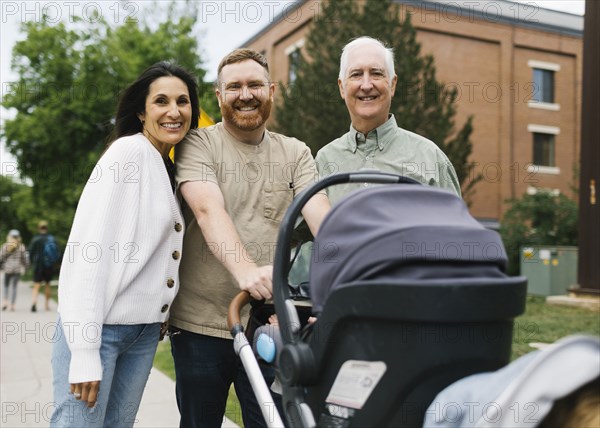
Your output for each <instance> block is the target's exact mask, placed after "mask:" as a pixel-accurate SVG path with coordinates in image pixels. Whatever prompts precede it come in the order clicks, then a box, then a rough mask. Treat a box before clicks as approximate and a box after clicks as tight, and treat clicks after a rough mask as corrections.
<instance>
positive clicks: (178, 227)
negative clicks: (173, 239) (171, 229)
mask: <svg viewBox="0 0 600 428" xmlns="http://www.w3.org/2000/svg"><path fill="white" fill-rule="evenodd" d="M181 229H183V227H182V226H181V223H175V232H181Z"/></svg>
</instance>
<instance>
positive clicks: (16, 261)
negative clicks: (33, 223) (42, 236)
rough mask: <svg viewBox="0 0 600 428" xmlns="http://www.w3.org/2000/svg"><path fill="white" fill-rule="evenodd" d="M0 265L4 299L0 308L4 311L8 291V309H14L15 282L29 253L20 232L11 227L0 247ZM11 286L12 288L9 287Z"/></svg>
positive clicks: (26, 265)
mask: <svg viewBox="0 0 600 428" xmlns="http://www.w3.org/2000/svg"><path fill="white" fill-rule="evenodd" d="M0 266H2V270H3V271H4V301H3V303H2V310H3V311H5V310H6V309H7V308H8V305H9V298H8V295H9V292H10V310H11V311H14V310H15V302H16V300H17V284H18V283H19V279H20V278H21V275H23V274H24V273H25V270H26V269H27V267H28V266H29V253H28V252H27V248H25V245H23V242H22V240H21V234H20V233H19V231H18V230H16V229H13V230H11V231H10V232H8V236H7V237H6V242H5V243H4V244H2V248H0ZM11 286H12V288H11Z"/></svg>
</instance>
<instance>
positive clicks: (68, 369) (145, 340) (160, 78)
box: [51, 62, 200, 427]
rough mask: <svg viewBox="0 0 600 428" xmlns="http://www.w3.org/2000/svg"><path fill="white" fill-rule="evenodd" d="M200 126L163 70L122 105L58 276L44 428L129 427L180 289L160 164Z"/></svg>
mask: <svg viewBox="0 0 600 428" xmlns="http://www.w3.org/2000/svg"><path fill="white" fill-rule="evenodd" d="M199 114H200V107H199V100H198V90H197V85H196V82H195V80H194V78H193V77H192V75H191V74H190V73H188V72H187V71H185V70H184V69H182V68H181V67H178V66H175V65H171V64H169V63H165V62H161V63H157V64H154V65H153V66H151V67H149V68H148V69H146V70H145V71H144V72H143V73H142V74H141V75H140V76H139V78H138V79H137V80H136V81H135V82H134V83H132V84H131V85H130V86H129V87H128V88H127V89H125V91H124V92H123V93H122V95H121V98H120V101H119V105H118V108H117V115H116V123H115V129H114V132H113V135H112V137H111V142H110V144H109V146H108V148H107V149H106V151H105V152H104V154H103V155H102V156H101V158H100V160H99V161H98V163H97V165H96V167H95V169H94V172H93V173H92V175H91V176H90V178H89V180H88V182H87V184H86V186H85V188H84V190H83V193H82V194H81V199H80V200H79V205H78V206H77V211H76V213H75V218H74V220H73V225H72V228H71V234H70V236H69V242H68V243H67V248H66V249H65V254H64V257H63V262H62V265H61V271H60V277H59V288H58V290H59V292H58V298H59V307H58V313H59V322H58V326H57V333H56V338H55V339H56V340H55V343H54V349H53V355H52V366H53V372H54V382H53V388H54V404H55V405H56V408H55V411H54V414H53V415H52V419H51V426H57V427H58V426H60V427H66V426H70V427H91V426H94V427H96V426H98V427H100V426H119V427H131V426H133V423H134V420H135V417H136V414H137V410H138V407H139V404H140V401H141V398H142V393H143V390H144V387H145V385H146V381H147V380H148V376H149V374H150V369H151V367H152V361H153V358H154V354H155V352H156V346H157V344H158V340H159V336H160V328H161V324H162V323H163V322H164V321H165V320H166V319H167V317H168V314H169V309H170V306H171V302H172V301H173V299H174V298H175V294H176V293H177V290H178V288H179V276H178V269H179V261H180V259H181V249H182V242H183V224H184V221H183V218H182V215H181V210H180V207H179V203H178V201H177V198H176V197H175V195H174V192H175V181H174V175H173V164H172V162H171V160H170V158H169V152H170V150H171V148H173V147H174V146H175V145H176V144H177V143H179V142H180V141H181V140H182V139H183V137H184V136H185V135H186V133H187V132H188V131H189V129H190V128H196V127H197V123H198V117H199Z"/></svg>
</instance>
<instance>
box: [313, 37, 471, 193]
mask: <svg viewBox="0 0 600 428" xmlns="http://www.w3.org/2000/svg"><path fill="white" fill-rule="evenodd" d="M397 81H398V76H396V73H395V71H394V52H393V50H392V49H390V48H386V47H385V46H384V44H383V43H382V42H380V41H379V40H376V39H373V38H371V37H359V38H357V39H355V40H353V41H351V42H350V43H348V44H347V45H346V46H345V47H344V49H343V50H342V56H341V59H340V74H339V78H338V86H339V89H340V95H341V96H342V98H343V99H344V101H345V102H346V107H347V108H348V112H349V113H350V119H351V120H352V124H351V125H350V130H349V131H348V132H347V133H346V134H344V135H342V136H341V137H340V138H338V139H336V140H334V141H332V142H331V143H329V144H327V145H326V146H325V147H323V148H322V149H321V150H319V152H318V153H317V157H316V161H317V168H318V170H319V174H320V175H321V176H327V175H330V174H333V173H336V172H351V171H358V170H368V169H370V170H379V171H383V172H391V173H396V174H401V175H404V176H407V177H410V178H413V179H415V180H417V181H419V182H421V183H423V184H428V185H431V186H436V187H440V188H444V189H447V190H449V191H452V192H454V193H456V194H457V195H459V196H460V194H461V192H460V183H459V181H458V178H457V177H456V172H455V170H454V167H453V166H452V163H451V162H450V160H448V158H447V157H446V155H445V154H444V153H443V152H442V151H441V150H440V149H439V147H438V146H437V145H436V144H435V143H433V142H432V141H430V140H428V139H426V138H424V137H422V136H420V135H417V134H415V133H413V132H410V131H407V130H404V129H402V128H400V127H399V126H398V125H397V123H396V119H395V118H394V115H393V114H390V107H391V104H392V97H393V96H394V92H395V90H396V83H397ZM357 186H360V185H357V184H345V185H339V186H333V187H330V188H329V189H327V192H328V196H329V199H330V201H331V203H332V204H335V203H337V202H338V201H339V200H340V199H341V198H342V197H344V196H345V195H346V194H347V193H348V192H350V191H352V190H355V189H356V188H357Z"/></svg>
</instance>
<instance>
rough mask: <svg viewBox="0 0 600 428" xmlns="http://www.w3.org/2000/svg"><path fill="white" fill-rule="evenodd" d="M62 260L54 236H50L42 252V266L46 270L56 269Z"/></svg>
mask: <svg viewBox="0 0 600 428" xmlns="http://www.w3.org/2000/svg"><path fill="white" fill-rule="evenodd" d="M59 259H60V252H59V251H58V245H57V244H56V240H55V239H54V236H52V235H48V236H47V237H46V241H45V242H44V248H43V250H42V266H43V267H44V268H46V269H48V268H51V267H54V265H55V264H56V262H58V260H59Z"/></svg>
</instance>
